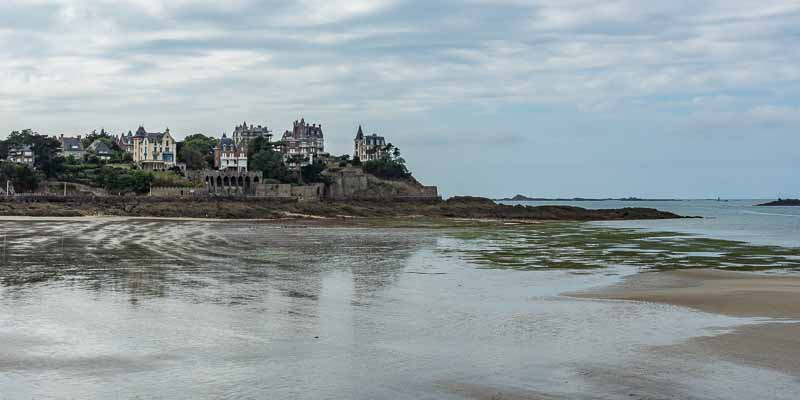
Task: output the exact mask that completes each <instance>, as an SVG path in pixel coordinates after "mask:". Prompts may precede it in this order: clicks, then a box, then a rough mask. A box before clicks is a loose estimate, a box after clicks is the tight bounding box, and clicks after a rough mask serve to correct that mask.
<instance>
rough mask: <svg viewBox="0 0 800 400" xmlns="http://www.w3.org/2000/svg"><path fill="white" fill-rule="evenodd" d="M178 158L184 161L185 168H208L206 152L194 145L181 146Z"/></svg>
mask: <svg viewBox="0 0 800 400" xmlns="http://www.w3.org/2000/svg"><path fill="white" fill-rule="evenodd" d="M178 154H179V156H178V159H179V160H181V161H183V162H184V163H186V169H189V170H200V169H206V168H208V160H207V158H206V154H203V152H202V151H201V150H200V149H198V148H197V147H195V146H183V147H182V148H181V150H180V152H179V153H178Z"/></svg>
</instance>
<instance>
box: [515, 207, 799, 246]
mask: <svg viewBox="0 0 800 400" xmlns="http://www.w3.org/2000/svg"><path fill="white" fill-rule="evenodd" d="M772 200H774V199H772ZM772 200H765V199H750V200H674V201H673V200H670V201H621V200H598V201H531V202H500V203H501V204H510V205H517V204H521V205H529V206H541V205H566V206H574V207H583V208H588V209H609V208H625V207H645V208H655V209H659V210H663V211H670V212H673V213H675V214H678V215H681V216H691V217H702V218H698V219H679V220H674V219H673V220H647V221H621V222H603V223H598V224H600V225H605V226H614V227H628V228H641V229H648V230H655V231H669V232H681V233H688V234H692V235H698V236H702V237H709V238H714V239H726V240H735V241H742V242H747V243H752V244H757V245H767V246H785V247H800V207H791V206H785V207H782V206H769V207H764V206H759V204H764V203H767V202H769V201H772Z"/></svg>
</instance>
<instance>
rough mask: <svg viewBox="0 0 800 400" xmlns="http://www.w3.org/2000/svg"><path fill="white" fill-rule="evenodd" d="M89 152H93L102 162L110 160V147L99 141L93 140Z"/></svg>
mask: <svg viewBox="0 0 800 400" xmlns="http://www.w3.org/2000/svg"><path fill="white" fill-rule="evenodd" d="M89 151H91V152H93V153H94V155H95V156H97V158H99V159H100V160H103V161H109V160H111V154H112V151H111V147H109V146H108V145H107V144H106V143H105V142H103V141H101V140H95V141H94V142H93V143H92V144H90V145H89Z"/></svg>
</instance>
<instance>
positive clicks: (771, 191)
mask: <svg viewBox="0 0 800 400" xmlns="http://www.w3.org/2000/svg"><path fill="white" fill-rule="evenodd" d="M0 56H1V57H2V60H3V62H2V63H0V78H1V79H0V136H4V135H6V134H7V133H8V132H10V131H12V130H15V129H23V128H32V129H34V130H36V131H39V132H40V133H46V134H53V135H55V134H59V133H66V134H78V133H86V132H89V131H91V130H92V129H99V128H101V127H104V128H106V129H107V130H110V131H112V132H113V133H118V132H122V131H125V132H127V131H128V130H135V129H136V127H137V126H138V125H139V124H144V126H145V127H146V128H147V129H148V130H151V131H161V130H163V129H164V128H165V127H167V126H168V127H169V128H170V130H171V132H173V133H174V134H175V135H176V136H178V137H179V138H180V137H183V136H186V135H188V134H191V133H197V132H201V133H206V134H213V135H219V134H220V133H222V132H223V131H227V132H230V131H231V130H232V129H233V127H234V125H236V124H237V123H240V122H241V121H243V120H246V121H247V122H248V123H254V124H266V125H268V126H269V127H270V128H271V129H273V130H274V131H275V132H282V131H283V130H285V129H287V128H289V127H290V126H291V122H292V121H293V120H294V119H297V118H300V117H305V119H306V120H307V121H309V122H315V123H322V125H323V130H324V131H325V134H326V146H327V150H329V151H331V152H332V153H337V154H338V153H351V152H352V139H353V136H354V135H355V132H356V129H357V127H358V125H359V124H363V125H364V128H365V131H366V132H367V133H379V134H382V135H384V136H386V137H387V139H388V140H389V141H391V142H393V143H394V144H395V145H397V146H398V147H399V148H400V149H401V150H403V152H404V154H405V156H406V158H407V160H408V162H409V164H410V167H411V169H412V170H413V171H414V172H415V175H416V176H417V177H418V178H420V179H421V180H422V181H423V182H424V183H427V184H437V185H439V186H440V188H441V190H442V192H443V193H444V194H445V195H453V194H474V195H487V196H505V195H513V194H516V193H523V194H528V195H532V196H628V195H634V196H658V197H662V196H669V197H673V196H680V197H716V196H723V197H726V196H740V197H748V196H756V197H776V196H789V195H800V1H797V0H752V1H751V0H710V1H703V0H673V1H662V0H652V1H645V0H621V1H613V0H611V1H584V0H544V1H535V0H491V1H490V0H472V1H430V0H419V1H405V0H351V1H343V0H301V1H295V2H291V1H285V0H280V1H278V0H274V1H258V0H241V1H236V0H228V1H217V0H202V1H189V0H129V1H112V0H96V1H92V0H3V1H2V2H0Z"/></svg>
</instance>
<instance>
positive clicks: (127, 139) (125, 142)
mask: <svg viewBox="0 0 800 400" xmlns="http://www.w3.org/2000/svg"><path fill="white" fill-rule="evenodd" d="M115 139H116V142H117V146H119V148H120V149H122V150H123V151H124V152H126V153H133V133H131V131H128V134H127V135H126V134H125V133H120V134H119V136H117V137H116V138H115Z"/></svg>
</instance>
